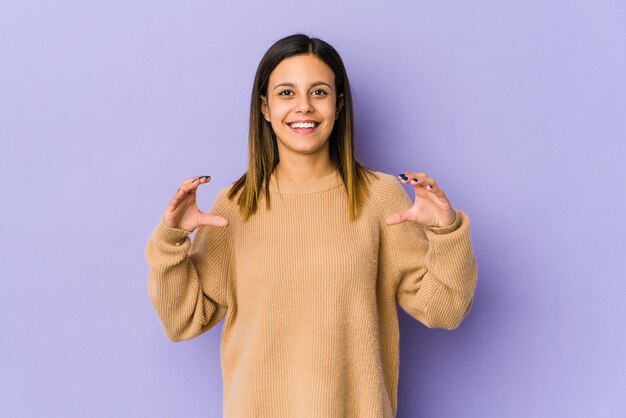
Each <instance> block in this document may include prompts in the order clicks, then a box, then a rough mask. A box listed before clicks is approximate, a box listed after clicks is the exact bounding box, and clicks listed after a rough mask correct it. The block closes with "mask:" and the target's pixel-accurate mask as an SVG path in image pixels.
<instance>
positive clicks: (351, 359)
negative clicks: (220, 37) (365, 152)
mask: <svg viewBox="0 0 626 418" xmlns="http://www.w3.org/2000/svg"><path fill="white" fill-rule="evenodd" d="M353 139H354V138H353V115H352V99H351V94H350V85H349V83H348V77H347V75H346V71H345V68H344V66H343V62H342V60H341V58H340V56H339V54H338V53H337V52H336V51H335V49H334V48H333V47H332V46H330V45H329V44H328V43H326V42H324V41H322V40H320V39H317V38H309V37H308V36H306V35H302V34H296V35H292V36H288V37H286V38H283V39H281V40H279V41H277V42H276V43H275V44H274V45H272V47H271V48H270V49H269V50H268V51H267V53H266V54H265V55H264V57H263V58H262V60H261V62H260V64H259V67H258V69H257V72H256V77H255V80H254V86H253V89H252V100H251V104H250V133H249V163H248V169H247V171H246V173H245V174H244V175H243V176H242V177H241V178H240V179H239V180H238V181H236V182H235V183H233V184H232V185H230V186H228V187H225V188H223V189H221V190H220V191H219V193H218V195H217V197H216V199H215V202H214V203H213V206H212V208H211V210H210V212H209V213H206V214H205V213H202V212H201V211H200V210H199V209H198V207H197V204H196V192H197V190H198V187H199V186H200V185H203V184H205V183H207V182H208V181H210V177H209V176H200V177H192V178H189V179H187V180H185V181H184V182H183V183H182V184H181V186H180V188H179V189H178V190H177V191H176V193H175V194H174V196H173V197H172V199H171V201H170V202H169V205H168V207H167V209H166V211H165V214H164V215H163V217H162V218H161V220H160V222H159V224H158V226H157V227H156V230H155V231H154V233H153V235H152V236H151V237H150V239H149V241H148V243H147V245H146V258H147V261H148V264H149V266H150V273H149V277H148V290H149V296H150V298H151V301H152V304H153V306H154V308H155V310H156V312H157V314H158V316H159V318H160V321H161V323H162V325H163V328H164V330H165V333H166V335H167V336H168V338H169V339H170V340H172V341H182V340H188V339H191V338H194V337H196V336H198V335H200V334H202V333H204V332H206V331H207V330H209V329H211V328H212V327H213V326H214V325H215V324H217V323H218V322H219V321H220V320H221V319H222V318H225V323H224V327H223V331H222V344H221V360H222V362H221V363H222V376H223V379H224V416H225V417H359V418H363V417H376V418H379V417H394V416H395V415H396V407H397V382H398V365H399V348H398V343H399V332H398V318H397V308H396V303H398V304H400V306H401V307H402V309H404V310H405V311H406V312H407V313H408V314H410V315H411V316H413V317H414V318H416V319H417V320H418V321H420V322H421V323H423V324H424V325H426V326H427V327H431V328H435V327H437V328H445V329H450V330H452V329H455V328H457V327H458V326H459V324H460V323H461V321H462V320H463V318H464V317H465V316H466V315H467V313H468V311H469V309H470V307H471V305H472V299H473V294H474V289H475V285H476V275H477V270H476V262H475V258H474V254H473V251H472V246H471V242H470V235H469V218H468V217H467V215H466V214H465V213H464V212H463V211H460V210H456V209H454V208H453V207H452V205H451V204H450V202H449V200H448V198H447V197H446V195H445V194H444V192H443V191H442V190H441V189H440V188H439V186H438V185H437V183H436V182H435V180H434V179H432V178H431V177H429V176H428V175H426V174H425V173H423V172H404V173H402V174H401V175H400V176H399V181H398V179H396V178H395V177H394V176H392V175H389V174H385V173H382V172H379V171H374V170H371V169H369V168H367V167H365V166H363V165H361V164H359V163H358V162H357V161H356V160H355V158H354V152H353ZM401 183H402V184H411V185H412V186H413V187H414V190H415V203H412V202H411V200H410V199H409V197H408V196H407V194H406V193H405V192H404V189H403V188H402V186H401ZM194 230H196V233H195V236H194V238H193V242H192V241H191V240H190V238H189V234H190V233H191V232H192V231H194Z"/></svg>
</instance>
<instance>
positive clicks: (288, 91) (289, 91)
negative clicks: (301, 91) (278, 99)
mask: <svg viewBox="0 0 626 418" xmlns="http://www.w3.org/2000/svg"><path fill="white" fill-rule="evenodd" d="M283 93H291V90H283V91H281V92H280V93H278V95H279V96H289V95H286V94H283Z"/></svg>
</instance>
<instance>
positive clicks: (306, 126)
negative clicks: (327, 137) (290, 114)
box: [287, 119, 320, 135]
mask: <svg viewBox="0 0 626 418" xmlns="http://www.w3.org/2000/svg"><path fill="white" fill-rule="evenodd" d="M287 125H288V126H289V128H291V130H292V131H293V132H295V133H297V134H298V135H310V134H312V133H313V132H315V131H316V130H317V127H318V126H319V125H320V123H319V122H318V121H316V120H313V119H305V120H294V121H292V122H289V123H287Z"/></svg>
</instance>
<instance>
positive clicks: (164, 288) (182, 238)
mask: <svg viewBox="0 0 626 418" xmlns="http://www.w3.org/2000/svg"><path fill="white" fill-rule="evenodd" d="M224 196H225V195H224V194H223V193H222V192H220V194H219V195H218V197H217V198H216V202H215V203H214V205H213V207H212V208H211V211H210V213H212V214H218V215H220V216H228V215H227V214H226V213H225V212H226V205H225V204H224V199H225V197H224ZM228 228H229V227H218V226H212V225H201V226H199V227H198V228H197V229H196V232H195V236H194V238H193V242H192V241H191V240H190V238H189V235H190V234H191V233H190V232H189V231H186V230H182V229H177V228H170V227H167V226H166V225H165V224H164V223H163V220H162V219H161V220H160V221H159V224H158V225H157V227H156V229H155V230H154V232H153V234H152V235H151V236H150V238H149V240H148V242H147V244H146V246H145V257H146V260H147V262H148V265H149V267H150V271H149V273H148V295H149V297H150V300H151V302H152V305H153V307H154V309H155V310H156V312H157V315H158V316H159V319H160V321H161V324H162V326H163V329H164V331H165V334H166V335H167V337H168V338H169V339H170V340H171V341H183V340H189V339H191V338H194V337H196V336H198V335H200V334H202V333H204V332H206V331H208V330H209V329H211V328H212V327H213V326H214V325H215V324H217V323H218V322H219V321H220V320H221V319H222V318H223V317H224V315H225V313H226V309H227V303H226V295H227V281H228V275H229V269H228V264H229V258H230V246H229V245H228Z"/></svg>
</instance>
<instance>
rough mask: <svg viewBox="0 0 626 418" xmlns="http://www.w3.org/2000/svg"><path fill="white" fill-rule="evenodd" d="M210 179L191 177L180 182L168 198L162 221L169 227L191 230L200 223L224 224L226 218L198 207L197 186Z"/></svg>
mask: <svg viewBox="0 0 626 418" xmlns="http://www.w3.org/2000/svg"><path fill="white" fill-rule="evenodd" d="M209 181H211V176H200V177H191V178H189V179H187V180H185V181H184V182H183V184H181V186H180V188H179V189H178V190H177V191H176V194H174V197H172V199H171V200H170V203H169V205H168V206H167V209H166V210H165V215H163V223H164V224H165V225H166V226H168V227H170V228H178V229H183V230H186V231H189V232H193V230H194V229H196V228H197V227H198V226H200V225H215V226H226V225H228V220H227V219H226V218H222V217H221V216H217V215H209V214H206V213H203V212H201V211H200V209H198V204H197V203H196V191H197V190H198V186H199V185H201V184H204V183H208V182H209Z"/></svg>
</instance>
